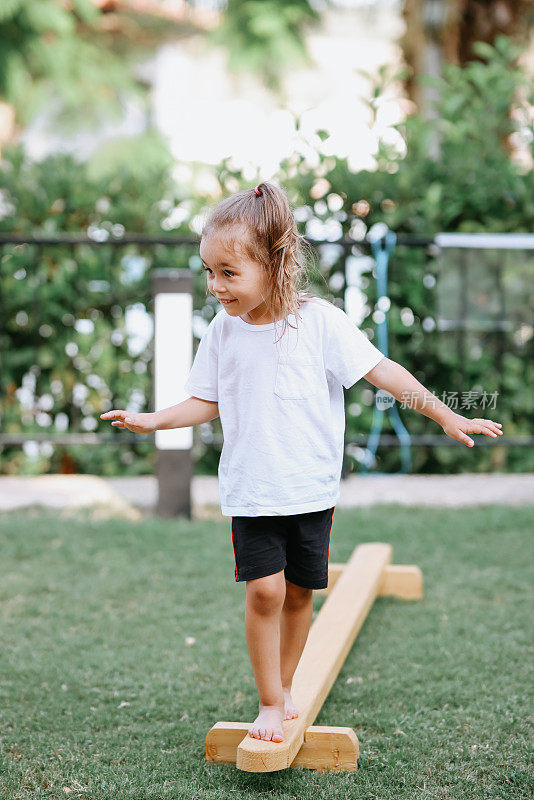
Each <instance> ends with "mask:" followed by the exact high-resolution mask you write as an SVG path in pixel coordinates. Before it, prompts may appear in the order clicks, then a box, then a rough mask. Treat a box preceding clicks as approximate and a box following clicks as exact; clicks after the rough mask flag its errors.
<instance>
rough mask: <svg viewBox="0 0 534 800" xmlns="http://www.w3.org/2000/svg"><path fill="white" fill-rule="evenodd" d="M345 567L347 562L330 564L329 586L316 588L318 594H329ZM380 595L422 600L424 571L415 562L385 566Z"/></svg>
mask: <svg viewBox="0 0 534 800" xmlns="http://www.w3.org/2000/svg"><path fill="white" fill-rule="evenodd" d="M344 569H345V564H339V563H334V562H333V563H331V564H329V565H328V586H327V587H326V589H316V590H315V592H316V594H318V595H328V593H329V592H331V591H332V589H333V588H334V586H335V585H336V581H337V580H338V578H339V576H340V575H341V573H342V572H343V570H344ZM378 596H379V597H399V598H401V599H402V600H421V598H422V597H423V573H422V572H421V570H420V568H419V567H418V566H416V565H415V564H388V566H387V567H385V568H384V573H383V575H382V583H381V584H380V588H379V590H378Z"/></svg>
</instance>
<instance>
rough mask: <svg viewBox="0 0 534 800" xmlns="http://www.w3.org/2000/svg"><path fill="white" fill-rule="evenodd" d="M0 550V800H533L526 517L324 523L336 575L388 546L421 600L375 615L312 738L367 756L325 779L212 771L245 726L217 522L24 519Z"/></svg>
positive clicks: (231, 587) (227, 570)
mask: <svg viewBox="0 0 534 800" xmlns="http://www.w3.org/2000/svg"><path fill="white" fill-rule="evenodd" d="M0 540H1V553H2V562H1V567H0V608H1V614H2V643H1V644H2V647H1V650H0V658H1V661H0V737H1V740H0V741H1V762H0V763H1V767H0V798H9V800H19V798H24V800H26V798H44V797H46V798H67V797H68V798H79V797H83V798H90V799H91V800H93V798H95V799H96V798H99V799H100V798H102V800H103V799H104V798H106V800H107V798H110V799H111V798H113V800H118V799H120V800H126V799H127V798H132V800H145V798H147V799H148V798H151V799H152V798H154V799H155V800H159V799H160V798H173V800H177V799H178V798H188V800H191V799H192V798H199V799H200V800H207V798H213V800H226V799H227V798H228V799H230V798H235V797H247V798H248V797H264V796H267V795H269V797H272V798H275V800H286V798H301V797H304V796H305V795H306V796H308V795H309V796H311V797H314V798H315V797H320V798H321V799H322V798H326V799H329V798H332V799H334V798H336V799H337V798H362V799H363V800H375V799H376V800H389V798H395V800H401V799H403V798H406V799H407V800H408V799H409V800H413V798H440V800H441V799H442V798H470V800H477V799H478V798H484V799H485V800H500V799H501V798H514V799H515V798H532V797H533V795H534V775H533V771H532V764H531V762H529V749H528V743H529V739H530V737H531V736H532V727H531V724H530V723H531V720H530V723H529V712H532V685H533V681H532V670H531V668H530V667H531V664H532V648H530V651H529V644H531V643H532V630H533V628H532V616H533V610H534V609H533V605H532V585H533V575H532V572H533V570H532V555H533V546H532V510H531V509H529V508H506V507H502V506H495V507H489V508H478V509H477V508H472V509H462V510H435V509H424V508H416V509H412V508H403V507H396V506H389V507H381V508H375V509H361V510H342V509H340V508H338V509H336V513H335V515H334V524H333V528H332V540H331V545H330V559H331V560H332V561H346V560H347V559H348V558H349V556H350V554H351V552H352V550H353V549H354V547H355V546H356V545H357V544H358V543H360V542H363V541H384V542H390V543H391V544H392V545H393V563H396V564H418V565H419V566H420V567H421V569H422V570H423V575H424V581H425V596H424V599H423V600H422V601H417V602H408V601H401V600H395V599H392V598H378V599H377V601H376V602H375V604H374V606H373V608H372V609H371V612H370V614H369V616H368V618H367V620H366V622H365V623H364V625H363V628H362V630H361V631H360V634H359V636H358V638H357V640H356V643H355V645H354V647H353V648H352V650H351V652H350V653H349V656H348V657H347V660H346V662H345V664H344V666H343V668H342V670H341V673H340V675H339V677H338V679H337V681H336V683H335V684H334V686H333V688H332V691H331V692H330V694H329V696H328V698H327V701H326V703H325V704H324V706H323V708H322V710H321V712H320V714H319V716H318V717H317V719H316V724H318V725H348V726H351V727H353V728H354V730H355V731H356V734H357V736H358V739H359V741H360V761H359V769H358V770H357V771H356V772H353V773H337V774H336V773H317V772H314V771H311V770H306V769H303V768H292V769H289V770H286V771H280V772H275V773H270V774H252V773H244V772H241V771H239V770H236V768H235V767H234V766H233V765H226V764H225V765H214V764H211V763H209V762H206V760H205V736H206V733H207V731H208V730H209V728H210V727H211V726H212V725H213V724H214V723H215V722H216V721H218V720H241V721H244V722H250V721H252V720H253V719H254V718H255V716H256V714H257V694H256V687H255V684H254V681H253V677H252V669H251V666H250V662H249V659H248V651H247V646H246V639H245V632H244V620H243V614H244V598H245V584H244V583H235V580H234V560H233V550H232V544H231V539H230V520H229V519H228V520H227V521H225V522H223V523H214V522H206V521H197V522H193V523H190V522H188V521H187V520H183V519H180V520H175V521H172V520H158V519H154V520H150V519H147V520H143V521H142V522H140V523H130V522H125V521H119V520H117V521H106V522H95V521H91V520H90V519H87V518H84V517H83V516H78V517H75V518H70V519H69V518H59V517H58V516H56V515H54V514H53V513H52V512H42V511H38V512H37V511H34V512H32V513H26V514H21V513H14V514H8V515H4V516H3V518H2V523H1V533H0ZM323 602H324V599H323V598H322V597H320V596H316V597H315V599H314V609H315V610H314V613H317V611H318V609H319V608H320V606H321V604H322V603H323ZM187 637H193V638H194V640H195V641H194V643H192V644H187V643H186V639H187ZM64 787H65V788H66V789H70V791H65V789H64Z"/></svg>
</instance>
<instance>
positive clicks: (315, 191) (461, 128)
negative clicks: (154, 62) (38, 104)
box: [0, 37, 534, 475]
mask: <svg viewBox="0 0 534 800" xmlns="http://www.w3.org/2000/svg"><path fill="white" fill-rule="evenodd" d="M477 47H479V49H480V55H481V56H483V57H484V58H485V59H486V60H485V62H471V63H470V64H469V65H468V66H466V67H464V68H459V67H456V66H453V65H447V66H446V67H445V70H444V77H443V80H442V81H440V82H439V90H440V94H439V100H437V101H436V103H435V108H434V112H435V113H434V115H433V116H432V118H430V119H426V118H423V117H422V116H420V115H419V114H417V113H415V114H411V115H410V116H408V117H407V118H406V119H405V120H404V121H403V122H402V123H399V124H398V125H396V126H395V128H394V129H395V130H396V131H397V137H398V143H399V144H398V145H392V144H391V143H389V144H387V143H385V142H382V143H381V145H380V148H379V152H378V153H377V155H376V169H375V170H360V171H358V172H356V173H355V172H352V171H351V169H350V168H349V166H348V164H347V161H346V159H341V158H336V157H333V156H325V155H324V154H323V153H322V152H321V149H320V145H321V141H324V140H325V139H327V138H328V136H329V133H328V131H318V132H317V134H316V136H315V137H313V138H312V139H311V140H305V139H304V137H302V144H303V146H302V147H301V148H300V149H299V150H297V151H296V152H295V153H294V154H293V155H292V156H291V157H289V158H287V159H286V160H284V161H283V162H282V163H281V165H280V169H279V172H278V174H277V176H276V180H277V181H278V182H279V183H280V184H281V185H282V186H284V187H285V189H286V190H287V192H288V196H289V199H290V201H291V204H292V207H293V208H294V209H295V213H296V217H297V220H298V224H299V228H300V229H301V231H302V232H304V233H309V231H310V229H311V228H310V226H313V229H314V230H315V231H319V233H320V232H321V231H322V234H320V235H317V236H316V238H318V239H319V238H325V239H328V240H329V241H331V242H332V243H331V244H328V245H320V246H318V247H317V256H318V257H317V259H316V261H315V263H314V264H313V265H312V270H311V286H310V289H311V290H312V291H315V292H316V293H318V294H320V295H322V296H323V297H326V298H327V299H329V300H331V301H332V302H336V303H338V304H339V305H342V300H341V298H342V296H343V290H344V284H343V279H342V275H343V274H344V263H343V257H342V251H341V248H338V249H337V250H336V248H335V239H336V238H339V237H340V236H352V237H353V238H354V240H355V248H354V250H355V252H356V253H357V252H359V251H360V250H361V245H362V244H363V242H362V240H363V239H364V237H365V236H366V234H367V232H368V231H369V228H370V227H371V226H373V225H374V224H375V223H377V222H385V223H386V224H387V225H388V226H389V227H390V228H391V229H392V230H394V231H395V232H396V233H410V234H415V235H421V236H433V235H434V234H435V233H437V232H440V231H450V232H477V231H479V232H499V233H506V232H514V233H516V232H530V231H532V230H533V223H534V171H533V169H532V156H533V153H534V146H533V141H534V131H533V124H532V119H531V118H529V116H528V112H527V103H528V102H530V103H533V102H534V97H533V96H532V95H533V93H532V88H531V87H530V86H529V83H528V81H527V78H526V77H525V75H524V73H523V72H522V71H521V70H520V69H519V68H518V67H517V58H518V56H519V50H518V48H517V47H516V46H515V45H513V44H512V43H511V41H510V40H509V39H507V38H505V37H500V38H498V39H497V41H496V44H495V47H490V46H489V45H483V44H479V45H477ZM395 77H396V76H395V75H393V74H391V73H389V72H388V70H387V69H383V70H381V71H380V75H379V78H378V80H377V81H376V83H375V89H374V96H373V98H372V100H371V101H370V108H371V110H372V112H373V113H374V114H376V113H377V112H378V108H379V104H380V100H381V98H382V97H383V96H384V93H385V92H387V90H388V87H389V85H390V83H391V82H392V81H394V80H395ZM518 148H521V150H522V152H523V159H522V160H520V159H519V158H518V157H517V155H514V154H515V153H516V152H517V150H518ZM0 170H1V171H0V180H1V194H0V197H1V201H2V202H1V218H0V232H4V233H13V232H14V233H17V234H20V235H28V236H31V235H35V234H46V235H48V234H50V235H53V234H57V233H65V232H72V233H84V234H87V233H89V235H91V236H92V237H93V239H94V240H95V244H94V245H92V244H89V245H76V246H74V245H72V246H71V245H53V246H51V245H46V246H37V245H32V244H23V245H4V246H2V248H1V250H0V298H1V300H0V302H1V312H2V313H1V315H0V320H1V321H0V351H1V352H2V367H1V372H0V380H1V383H2V386H1V393H0V420H1V427H2V430H3V431H4V432H5V433H11V434H17V433H24V434H31V433H39V434H42V433H43V432H48V431H55V428H54V421H55V418H56V416H57V414H64V415H66V417H67V419H68V428H67V430H68V432H87V431H92V430H95V431H98V432H106V433H108V434H110V427H109V426H108V425H107V424H106V425H105V426H104V425H103V423H102V422H101V421H100V420H99V414H101V413H102V412H103V411H105V410H108V409H109V408H126V407H127V408H129V409H130V410H132V411H149V410H152V380H151V363H152V355H153V351H152V344H149V346H147V347H146V348H145V349H144V350H143V351H142V352H137V353H132V351H131V349H130V348H129V344H128V338H127V335H126V331H125V312H126V309H127V308H130V307H138V308H142V309H144V310H146V311H147V312H148V313H150V314H151V313H152V311H153V301H152V297H151V285H150V273H151V270H152V269H155V268H164V267H179V268H186V269H191V270H192V271H193V274H194V286H195V289H194V307H195V313H197V314H198V315H200V316H202V318H203V319H205V321H206V323H207V322H209V321H210V320H211V318H212V317H213V314H214V313H215V311H216V309H217V303H216V301H215V299H214V298H213V297H211V295H210V296H206V285H205V280H204V278H203V276H202V275H201V273H200V261H199V257H198V246H197V245H196V244H192V245H187V246H183V247H175V246H174V247H171V246H167V245H156V246H151V247H147V246H139V245H125V244H121V245H120V246H116V245H113V244H109V243H103V244H102V243H100V244H97V243H96V241H97V240H99V241H102V239H104V238H105V237H108V241H109V239H114V240H120V238H121V236H122V235H123V234H124V233H125V232H127V233H134V232H135V233H145V234H150V235H161V234H162V231H163V232H168V233H173V234H175V235H183V236H189V237H191V236H192V235H194V234H195V233H196V232H198V226H199V221H200V220H201V218H202V215H203V214H204V213H205V211H206V209H207V208H208V207H209V206H211V205H213V204H214V203H215V202H216V200H217V199H220V197H221V196H226V195H228V194H231V193H233V192H235V191H237V190H239V189H241V188H245V187H249V186H250V185H251V181H250V179H245V177H244V176H243V175H242V174H241V173H240V172H239V171H237V170H235V169H233V168H232V166H231V161H230V159H227V160H225V161H223V162H222V163H221V164H219V165H217V166H215V167H211V166H206V165H203V164H187V165H180V164H178V165H177V164H175V163H173V162H172V160H171V158H170V156H169V154H168V152H167V150H166V147H165V144H164V142H162V141H161V139H160V138H159V136H158V135H157V134H156V133H153V132H149V133H148V134H146V135H145V136H143V137H139V138H136V139H130V140H126V141H120V142H115V143H114V144H108V145H106V146H105V147H104V148H101V149H100V150H99V151H98V153H97V154H96V155H95V156H93V157H92V158H91V159H90V160H88V161H86V162H84V163H79V162H77V161H76V160H74V159H73V158H72V157H70V156H67V155H55V156H51V157H48V158H46V159H44V160H43V161H41V162H39V163H35V162H30V161H29V159H28V158H27V157H26V155H25V153H24V150H23V148H22V147H20V146H15V147H11V148H8V149H6V150H5V152H4V153H3V159H2V162H1V163H0ZM261 177H262V176H261V175H258V176H257V179H258V180H259V179H261ZM199 178H202V180H199ZM206 178H208V179H209V180H208V181H206ZM201 184H203V185H209V186H210V187H211V188H210V189H209V190H207V189H205V190H202V191H201V190H199V188H198V186H199V185H201ZM533 259H534V256H532V255H529V254H528V253H527V252H525V251H516V252H514V253H512V252H510V251H508V252H505V251H491V252H490V251H470V252H466V251H463V252H462V253H459V252H458V251H456V252H455V251H446V250H442V251H441V252H436V251H435V250H433V249H432V248H430V249H428V248H414V247H405V246H399V247H398V249H397V250H396V251H395V253H394V255H393V257H392V259H391V262H390V271H389V276H390V280H389V285H388V294H389V297H390V299H391V308H390V311H389V313H388V324H389V332H390V335H389V355H390V357H391V358H393V359H394V360H396V361H399V362H400V363H402V364H403V365H404V366H405V367H406V368H407V369H408V370H410V372H412V373H413V374H414V375H415V376H416V377H417V378H418V379H419V380H420V381H421V382H423V383H424V384H425V386H427V387H428V388H429V389H431V390H432V391H433V392H435V393H436V394H438V396H439V395H441V394H442V393H443V392H446V393H448V392H458V393H459V394H461V393H462V392H469V391H473V392H481V391H486V392H488V393H493V392H498V399H497V405H496V408H495V410H493V409H492V410H491V411H489V410H486V411H483V410H482V409H480V408H475V409H473V410H465V411H462V410H461V409H460V408H459V409H458V410H459V411H460V413H464V414H465V415H466V416H488V417H490V418H493V419H495V420H497V421H499V422H501V423H503V426H504V432H505V434H506V435H507V436H515V435H529V434H530V433H531V430H532V425H531V423H532V418H533V413H532V412H533V408H534V398H533V396H532V392H529V391H528V387H529V385H532V377H533V369H534V367H533V364H534V359H533V358H532V356H533V350H534V345H533V342H534V339H533V336H532V322H531V312H530V309H532V307H533V300H532V288H531V287H532V280H531V277H530V275H531V268H532V263H533ZM340 273H341V275H340ZM425 276H426V277H425ZM465 278H467V281H468V290H467V292H466V291H465V290H464V289H463V288H462V280H464V279H465ZM434 279H435V280H434ZM363 287H364V288H365V291H366V292H367V296H368V303H367V309H368V312H369V313H368V315H367V317H366V318H365V319H364V321H363V322H362V324H361V327H362V328H363V329H365V330H366V331H367V333H368V334H369V335H370V336H371V338H372V339H374V341H375V342H376V330H375V327H376V326H375V323H374V322H373V312H374V311H375V302H376V294H375V282H374V280H373V275H372V274H371V272H368V273H367V274H365V275H364V276H363ZM462 298H463V301H464V303H465V312H466V314H467V319H468V320H469V321H470V322H471V323H474V324H475V326H476V325H477V324H478V328H477V329H475V330H468V331H466V332H465V334H462V333H461V332H459V331H454V330H453V331H443V330H439V329H438V327H437V326H434V327H433V328H432V325H435V320H436V318H437V317H439V316H445V317H448V318H454V317H455V316H457V315H458V313H459V309H458V303H459V302H461V300H462ZM407 310H409V311H411V312H412V314H413V323H411V324H407V323H406V318H407V317H409V316H410V314H409V312H408V313H407ZM403 315H404V321H403ZM80 320H84V321H85V322H84V323H80ZM425 320H426V323H425V324H424V321H425ZM503 320H504V321H505V322H507V323H508V327H505V328H504V329H502V328H501V329H499V328H498V327H497V326H498V325H499V324H501V323H502V322H503ZM83 326H85V327H83ZM425 326H426V327H425ZM480 328H482V329H480ZM197 340H198V337H197ZM196 343H197V342H196ZM196 343H195V346H196ZM25 383H26V385H27V386H29V387H30V388H33V391H34V393H35V403H34V405H33V407H31V408H26V409H25V408H23V407H22V404H21V391H20V389H21V387H22V386H23V385H24V384H25ZM83 387H85V388H83ZM43 396H44V400H43ZM400 413H401V416H402V419H403V421H404V423H405V425H406V426H407V428H408V429H409V431H410V432H411V433H412V434H419V433H434V434H436V433H439V432H440V429H439V428H438V427H437V426H436V425H435V423H433V422H432V421H431V420H428V419H427V418H426V417H423V416H422V415H420V414H416V413H414V412H412V411H409V410H402V409H401V411H400ZM371 417H372V391H371V387H370V386H369V385H368V384H366V383H365V381H361V382H359V383H358V384H357V385H356V386H355V387H353V388H352V389H351V390H349V392H348V393H347V439H348V440H351V439H352V438H353V437H354V436H356V435H358V434H362V433H367V432H368V431H369V429H370V425H371ZM383 431H384V432H389V431H390V426H389V422H387V421H386V422H385V424H384V428H383ZM112 435H113V437H114V439H115V440H116V442H117V446H113V445H111V446H110V445H107V446H99V445H95V446H89V445H69V446H66V445H54V446H51V445H47V446H41V448H40V452H39V455H38V456H37V457H35V458H30V457H29V456H28V455H26V454H25V453H24V451H23V450H22V449H21V448H20V446H15V445H4V446H0V472H1V473H2V474H32V473H35V474H37V473H43V472H45V473H46V472H69V471H76V472H81V473H95V474H100V475H115V474H139V473H152V472H153V471H154V464H155V448H154V445H153V444H152V443H151V442H150V441H143V442H140V441H136V439H135V437H130V436H129V434H125V432H124V431H118V430H117V431H113V432H112ZM220 435H221V428H220V421H219V420H215V421H214V422H213V423H207V424H206V425H203V426H200V427H199V428H197V429H195V446H194V451H193V455H194V457H195V459H196V462H197V471H198V472H206V473H212V474H215V473H216V470H217V462H218V452H219V449H220ZM348 466H349V469H354V470H358V465H357V463H355V462H352V461H351V462H350V464H349V465H348ZM399 466H400V459H399V453H398V450H397V448H393V449H385V448H384V449H382V450H379V459H378V468H379V469H380V470H382V471H395V470H397V469H398V468H399ZM533 467H534V456H533V454H532V450H531V449H526V448H522V449H520V448H515V449H514V448H505V447H503V446H498V445H495V446H492V447H487V448H474V449H473V450H472V451H468V449H467V448H463V449H462V450H461V451H460V450H459V449H458V447H418V448H415V449H414V451H413V471H414V472H436V473H440V472H441V473H449V472H458V471H489V470H503V469H507V470H511V471H523V470H531V469H533Z"/></svg>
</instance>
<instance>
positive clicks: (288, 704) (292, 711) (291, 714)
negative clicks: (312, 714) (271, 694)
mask: <svg viewBox="0 0 534 800" xmlns="http://www.w3.org/2000/svg"><path fill="white" fill-rule="evenodd" d="M282 689H283V691H284V711H285V717H284V719H294V718H295V717H298V715H299V710H298V708H297V707H296V705H295V703H294V702H293V700H292V698H291V686H289V687H287V688H286V687H285V686H283V687H282Z"/></svg>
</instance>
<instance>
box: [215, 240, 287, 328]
mask: <svg viewBox="0 0 534 800" xmlns="http://www.w3.org/2000/svg"><path fill="white" fill-rule="evenodd" d="M200 258H201V259H202V262H203V264H204V271H205V272H206V274H207V280H208V289H209V291H210V292H211V293H212V294H213V295H215V297H216V298H217V299H218V300H219V302H220V303H221V304H222V305H223V306H224V308H225V309H226V312H227V313H228V314H230V316H231V317H235V316H240V317H242V318H243V320H244V321H245V322H249V323H250V324H251V325H263V324H267V323H268V322H272V320H271V319H267V318H266V317H267V305H266V303H265V301H264V300H263V299H262V292H263V294H265V293H266V292H265V277H266V276H265V272H264V270H263V268H262V266H261V264H260V263H259V262H257V261H249V260H247V259H246V258H245V256H241V255H240V256H235V255H233V254H232V253H230V251H228V250H227V249H226V248H225V247H223V245H222V244H221V243H220V242H219V241H218V239H217V236H216V234H211V235H209V234H208V235H207V236H205V237H203V238H202V241H201V242H200ZM225 301H229V302H225Z"/></svg>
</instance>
